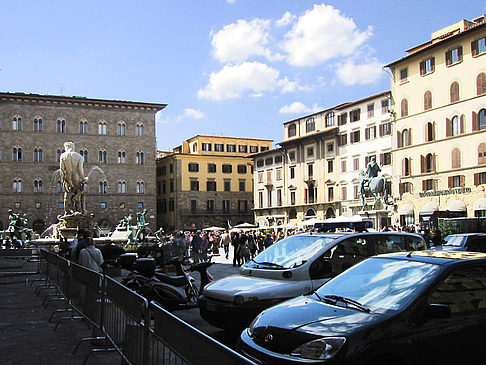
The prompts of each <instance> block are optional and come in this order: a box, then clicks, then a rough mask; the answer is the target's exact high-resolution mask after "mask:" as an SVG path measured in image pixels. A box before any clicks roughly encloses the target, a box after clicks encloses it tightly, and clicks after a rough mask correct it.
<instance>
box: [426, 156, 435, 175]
mask: <svg viewBox="0 0 486 365" xmlns="http://www.w3.org/2000/svg"><path fill="white" fill-rule="evenodd" d="M434 167H435V163H434V155H433V154H432V153H428V154H427V155H426V156H425V172H433V171H434V170H435V168H434Z"/></svg>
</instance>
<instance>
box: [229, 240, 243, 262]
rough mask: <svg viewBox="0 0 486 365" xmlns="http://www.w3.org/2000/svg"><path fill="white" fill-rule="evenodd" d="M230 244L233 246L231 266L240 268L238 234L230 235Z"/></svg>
mask: <svg viewBox="0 0 486 365" xmlns="http://www.w3.org/2000/svg"><path fill="white" fill-rule="evenodd" d="M231 244H232V245H233V266H236V265H238V266H241V258H240V238H239V234H238V232H233V234H232V235H231Z"/></svg>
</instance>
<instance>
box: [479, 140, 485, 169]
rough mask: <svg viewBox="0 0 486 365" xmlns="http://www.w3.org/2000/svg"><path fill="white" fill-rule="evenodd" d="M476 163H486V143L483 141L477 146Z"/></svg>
mask: <svg viewBox="0 0 486 365" xmlns="http://www.w3.org/2000/svg"><path fill="white" fill-rule="evenodd" d="M478 164H479V165H484V164H486V143H484V142H483V143H481V144H480V145H479V146H478Z"/></svg>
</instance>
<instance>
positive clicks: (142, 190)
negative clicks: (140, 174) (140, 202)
mask: <svg viewBox="0 0 486 365" xmlns="http://www.w3.org/2000/svg"><path fill="white" fill-rule="evenodd" d="M137 194H145V184H144V182H143V181H137Z"/></svg>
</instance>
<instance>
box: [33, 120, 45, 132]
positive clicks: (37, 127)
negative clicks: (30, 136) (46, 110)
mask: <svg viewBox="0 0 486 365" xmlns="http://www.w3.org/2000/svg"><path fill="white" fill-rule="evenodd" d="M42 128H43V123H42V118H41V117H35V118H34V132H41V131H42Z"/></svg>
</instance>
